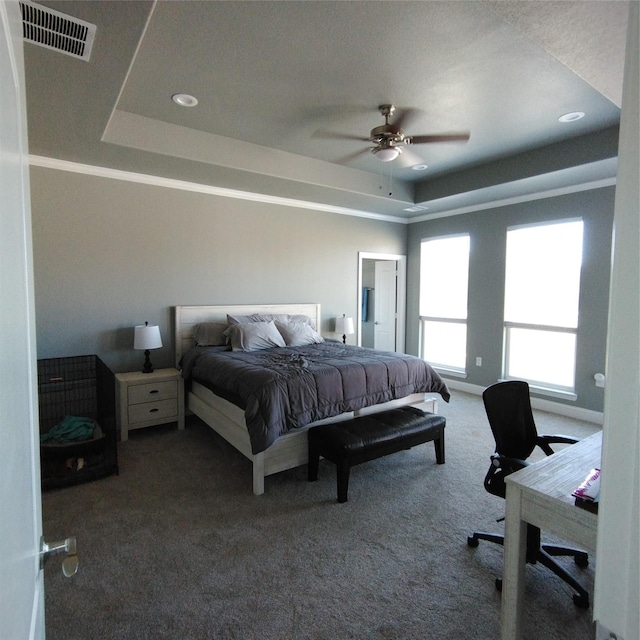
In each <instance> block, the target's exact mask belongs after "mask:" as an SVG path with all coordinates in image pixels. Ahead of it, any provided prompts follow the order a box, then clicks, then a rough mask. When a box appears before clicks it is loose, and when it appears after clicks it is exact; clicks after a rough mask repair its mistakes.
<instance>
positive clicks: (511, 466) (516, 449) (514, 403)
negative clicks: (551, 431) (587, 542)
mask: <svg viewBox="0 0 640 640" xmlns="http://www.w3.org/2000/svg"><path fill="white" fill-rule="evenodd" d="M482 399H483V401H484V406H485V410H486V412H487V417H488V418H489V424H490V425H491V431H492V432H493V437H494V438H495V441H496V452H495V453H494V454H493V455H492V456H491V466H490V467H489V471H488V472H487V475H486V477H485V479H484V487H485V489H486V490H487V491H488V492H489V493H491V494H492V495H495V496H499V497H500V498H504V497H505V495H506V484H505V477H506V476H508V475H509V474H510V473H514V472H515V471H518V470H519V469H523V468H524V467H526V466H527V465H528V464H530V463H529V462H527V458H528V457H529V456H530V455H531V453H532V452H533V450H534V449H535V448H536V446H538V447H540V448H541V449H542V450H543V451H544V452H545V454H546V455H548V456H549V455H552V454H553V449H552V448H551V446H550V445H551V444H554V443H566V444H575V443H576V442H578V440H577V439H576V438H571V437H569V436H562V435H551V436H547V435H538V432H537V430H536V425H535V422H534V419H533V413H532V411H531V400H530V397H529V385H528V384H527V383H526V382H521V381H508V382H498V383H497V384H494V385H492V386H490V387H487V388H486V389H485V390H484V393H483V394H482ZM503 519H504V518H500V519H499V520H503ZM480 540H487V541H488V542H494V543H496V544H501V545H504V536H503V535H499V534H494V533H484V532H481V531H478V532H475V533H474V534H473V535H470V536H469V537H468V538H467V544H468V545H469V546H470V547H477V546H478V542H479V541H480ZM552 556H572V557H573V559H574V561H575V563H576V564H577V565H578V566H579V567H586V566H587V565H588V564H589V556H588V554H587V553H586V552H584V551H581V550H580V549H574V548H571V547H559V546H557V545H549V544H541V542H540V529H539V528H538V527H534V526H533V525H531V524H528V525H527V562H529V563H531V564H535V563H536V562H540V563H541V564H543V565H544V566H545V567H547V568H549V569H551V571H553V572H554V573H555V574H556V575H557V576H558V577H560V578H562V579H563V580H564V581H565V582H566V583H567V584H569V585H571V586H572V587H573V588H574V589H575V590H576V591H577V593H576V594H574V596H573V601H574V602H575V604H576V605H577V606H578V607H580V608H584V609H587V608H588V607H589V594H588V592H587V591H586V590H585V589H584V587H583V586H582V585H581V584H580V583H579V582H578V581H577V580H575V578H574V577H573V576H572V575H571V574H569V573H568V572H567V571H566V570H565V569H564V568H563V567H561V566H560V565H559V564H558V563H557V562H555V560H553V558H552ZM496 588H497V589H498V591H501V590H502V580H501V579H499V578H498V579H496Z"/></svg>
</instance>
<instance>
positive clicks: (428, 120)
mask: <svg viewBox="0 0 640 640" xmlns="http://www.w3.org/2000/svg"><path fill="white" fill-rule="evenodd" d="M40 4H42V5H44V6H47V7H50V8H53V9H56V10H58V11H62V12H64V13H66V14H68V15H71V16H74V17H77V18H80V19H83V20H86V21H88V22H91V23H92V24H95V25H96V26H97V31H96V38H95V43H94V46H93V51H92V54H91V59H90V61H89V62H84V61H80V60H76V59H73V58H70V57H69V56H65V55H62V54H60V53H57V52H53V51H50V50H47V49H43V48H41V47H37V46H35V45H32V44H26V45H25V64H26V73H27V91H28V93H27V103H28V115H29V128H30V147H31V153H32V154H35V155H39V156H45V157H53V158H58V159H61V160H71V161H74V162H80V163H85V164H92V165H97V166H100V167H109V168H114V169H124V170H127V171H136V172H139V173H144V174H153V175H157V176H163V177H167V178H176V179H180V180H189V181H194V182H198V183H202V184H205V185H213V186H218V187H225V188H229V189H243V190H248V191H252V192H255V193H261V194H265V195H266V196H272V197H287V198H295V199H298V200H303V201H313V202H317V203H320V204H323V205H326V206H329V207H331V206H333V207H343V208H348V209H354V210H358V211H364V212H371V213H374V214H379V215H383V216H390V217H391V218H394V217H400V218H415V217H417V216H421V217H424V216H425V215H427V216H428V215H436V214H440V213H441V212H442V211H445V210H450V209H452V208H454V209H455V208H458V209H459V208H461V207H469V206H473V205H474V204H477V203H479V202H482V201H483V200H486V201H489V200H495V199H496V198H504V197H508V198H515V197H518V195H519V194H521V193H523V192H526V191H531V190H532V189H535V190H541V189H542V190H544V189H558V188H563V187H567V186H575V185H576V184H578V185H579V184H580V183H584V181H585V179H588V180H589V181H591V180H599V179H607V178H610V177H611V176H613V175H615V156H616V144H617V125H618V122H619V115H620V113H619V105H620V103H621V93H622V75H623V62H624V44H625V35H626V22H627V12H628V2H626V1H623V0H620V1H615V0H595V1H582V0H581V1H575V2H574V1H571V0H562V1H550V2H545V1H542V0H501V1H497V2H493V1H482V0H474V1H470V2H467V1H463V0H448V1H435V0H434V1H422V2H420V1H418V2H400V1H365V0H362V1H356V2H342V1H337V2H328V1H321V2H315V1H285V2H279V1H270V2H260V1H259V2H250V1H232V2H224V1H217V0H209V1H205V2H202V1H198V2H192V1H189V0H165V1H161V2H158V3H155V2H147V1H138V2H129V1H127V0H122V1H116V2H110V1H108V0H87V1H80V2H72V1H63V2H48V1H47V2H42V3H40ZM175 93H189V94H192V95H194V96H195V97H197V98H198V100H199V104H198V105H197V106H196V107H193V108H184V107H178V106H176V105H175V104H174V103H173V102H172V101H171V96H172V95H173V94H175ZM382 103H393V104H395V105H397V106H398V107H403V108H404V107H406V108H412V109H415V110H416V115H415V117H414V118H412V119H411V120H410V121H409V122H408V124H407V125H406V127H405V131H406V133H408V134H413V135H422V134H431V133H441V132H449V131H465V130H468V131H469V132H470V134H471V137H470V140H469V142H468V143H466V144H461V143H447V144H445V143H438V144H426V145H419V146H414V147H412V149H411V151H412V152H413V153H414V154H415V156H416V157H415V160H416V162H417V161H420V162H424V163H425V164H427V165H429V168H428V169H427V170H425V171H420V172H418V171H413V170H411V169H410V168H404V167H402V165H401V164H400V162H399V161H397V160H396V161H394V162H392V163H381V162H380V161H379V160H377V159H376V158H375V157H374V156H373V155H372V154H369V153H364V154H362V155H361V156H359V157H358V158H357V159H354V160H350V161H346V162H344V161H343V160H344V158H346V157H349V156H352V155H353V154H354V153H355V152H357V151H359V150H361V149H366V147H367V146H368V144H367V143H365V142H361V141H358V140H351V139H347V140H337V139H332V138H330V137H327V136H326V135H322V133H323V132H324V133H325V134H326V132H331V133H340V134H346V135H349V136H352V137H361V138H366V137H368V134H369V130H370V129H372V128H373V127H375V126H378V125H380V124H382V123H383V119H382V118H381V116H380V114H379V113H378V110H377V107H378V105H379V104H382ZM572 111H584V112H585V113H586V116H585V117H584V118H583V119H582V120H579V121H577V122H574V123H569V124H563V123H560V122H559V121H558V118H559V116H561V115H563V114H564V113H567V112H572ZM576 166H579V167H584V168H585V171H576V170H575V167H576ZM540 175H542V176H546V178H547V179H546V180H543V179H542V178H540ZM532 180H533V182H532ZM501 184H502V185H503V186H501V187H499V186H498V185H501ZM416 204H417V205H419V206H420V210H419V211H414V212H407V211H406V209H409V208H412V207H413V205H416ZM424 207H428V208H427V209H425V208H424Z"/></svg>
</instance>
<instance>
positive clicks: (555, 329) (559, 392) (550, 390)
mask: <svg viewBox="0 0 640 640" xmlns="http://www.w3.org/2000/svg"><path fill="white" fill-rule="evenodd" d="M570 222H583V234H584V221H583V219H582V218H581V217H570V218H562V219H558V220H551V221H548V222H540V223H537V224H526V225H517V226H513V227H509V228H508V229H507V234H508V232H509V231H515V230H517V229H524V228H533V227H542V226H552V225H556V224H565V223H570ZM505 241H506V238H505ZM583 243H584V235H583ZM505 278H506V264H505ZM578 289H580V283H578ZM578 293H579V291H578ZM505 302H506V301H505ZM578 311H579V310H578ZM579 324H580V318H579V316H578V321H577V322H576V326H575V327H567V326H561V325H541V324H533V323H525V322H510V321H506V320H504V319H503V325H504V344H503V351H502V353H503V358H502V371H503V375H502V380H516V379H517V380H525V381H526V382H528V383H529V386H530V387H531V388H532V389H535V390H536V391H540V392H542V393H545V394H546V395H551V396H556V397H558V398H565V399H570V400H576V399H577V397H578V396H577V394H576V392H575V367H576V359H577V352H576V357H575V358H574V362H573V369H574V378H573V382H574V384H573V386H571V387H568V386H564V385H559V384H553V383H552V382H548V381H544V380H534V379H530V378H523V377H522V376H518V377H516V376H511V375H510V374H509V361H510V342H511V330H512V329H524V330H531V331H543V332H549V333H556V334H558V333H567V334H571V335H573V336H574V337H575V339H576V351H577V339H578V327H579Z"/></svg>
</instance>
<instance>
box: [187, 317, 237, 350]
mask: <svg viewBox="0 0 640 640" xmlns="http://www.w3.org/2000/svg"><path fill="white" fill-rule="evenodd" d="M228 328H229V325H228V324H227V323H226V322H201V323H200V324H199V325H198V326H197V327H196V331H195V333H194V334H193V339H194V341H195V343H196V346H197V347H220V346H222V345H225V344H227V337H226V336H225V335H224V332H225V331H226V330H227V329H228Z"/></svg>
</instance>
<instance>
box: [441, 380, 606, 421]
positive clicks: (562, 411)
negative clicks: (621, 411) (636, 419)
mask: <svg viewBox="0 0 640 640" xmlns="http://www.w3.org/2000/svg"><path fill="white" fill-rule="evenodd" d="M446 382H447V386H448V387H449V389H457V390H458V391H465V392H466V393H472V394H473V395H477V396H481V395H482V392H483V391H484V390H485V387H482V386H480V385H477V384H470V383H469V382H463V381H462V380H454V379H452V378H447V381H446ZM531 406H532V407H533V408H534V409H539V410H540V411H548V412H549V413H557V414H558V415H561V416H567V417H568V418H575V419H576V420H584V421H585V422H593V423H595V424H599V425H602V424H603V423H604V414H603V413H602V412H601V411H593V410H591V409H583V408H582V407H573V406H571V405H569V404H564V403H562V402H553V401H552V400H544V399H543V398H536V397H535V396H531Z"/></svg>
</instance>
